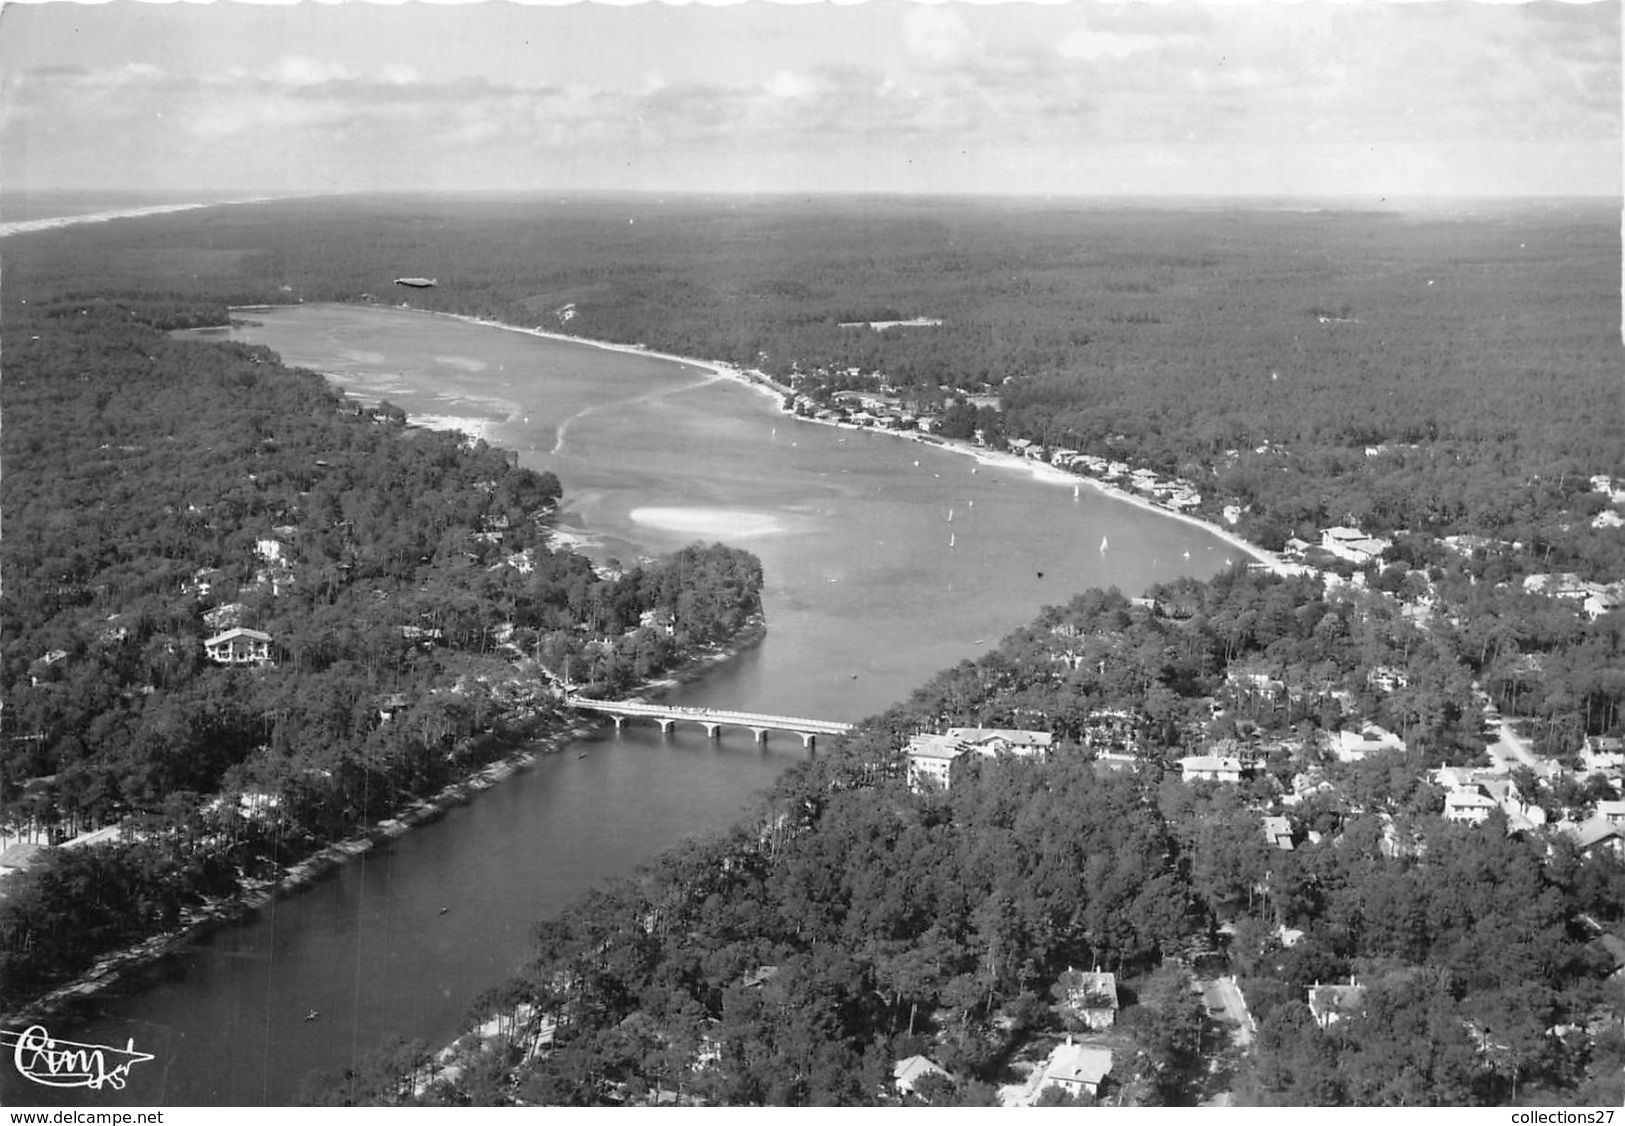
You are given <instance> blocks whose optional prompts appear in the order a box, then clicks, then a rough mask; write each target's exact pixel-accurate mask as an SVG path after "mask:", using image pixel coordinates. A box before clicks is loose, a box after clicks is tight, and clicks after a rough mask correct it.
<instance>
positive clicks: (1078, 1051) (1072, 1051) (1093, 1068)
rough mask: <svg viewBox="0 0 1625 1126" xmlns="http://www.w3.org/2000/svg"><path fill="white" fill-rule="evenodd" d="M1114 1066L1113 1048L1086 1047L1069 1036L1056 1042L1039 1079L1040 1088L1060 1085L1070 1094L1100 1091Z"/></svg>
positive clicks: (1096, 1092) (1089, 1093) (1039, 1089)
mask: <svg viewBox="0 0 1625 1126" xmlns="http://www.w3.org/2000/svg"><path fill="white" fill-rule="evenodd" d="M1111 1070H1112V1053H1111V1049H1110V1048H1086V1047H1084V1046H1083V1045H1082V1044H1074V1043H1073V1042H1072V1037H1070V1036H1068V1037H1067V1038H1066V1043H1065V1044H1058V1045H1056V1048H1055V1051H1053V1052H1051V1053H1050V1057H1049V1060H1048V1062H1046V1063H1045V1064H1044V1072H1043V1076H1042V1078H1040V1079H1039V1081H1038V1091H1040V1092H1042V1091H1043V1090H1045V1089H1046V1088H1048V1087H1059V1088H1060V1089H1061V1090H1062V1091H1064V1092H1066V1093H1067V1094H1069V1095H1078V1094H1088V1095H1090V1096H1094V1095H1098V1094H1099V1093H1100V1083H1101V1080H1103V1079H1105V1078H1106V1076H1108V1075H1110V1074H1111Z"/></svg>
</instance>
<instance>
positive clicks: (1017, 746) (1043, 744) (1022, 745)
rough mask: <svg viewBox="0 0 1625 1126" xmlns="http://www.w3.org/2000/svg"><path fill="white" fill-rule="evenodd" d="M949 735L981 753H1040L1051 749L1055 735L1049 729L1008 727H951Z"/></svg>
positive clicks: (987, 754) (991, 755)
mask: <svg viewBox="0 0 1625 1126" xmlns="http://www.w3.org/2000/svg"><path fill="white" fill-rule="evenodd" d="M947 737H948V738H949V739H953V740H956V741H958V742H960V743H963V744H965V745H966V746H967V747H969V748H970V749H971V750H974V751H976V752H977V753H978V754H980V755H984V756H986V757H989V758H991V757H993V756H994V755H1001V754H1002V755H1021V756H1024V757H1025V756H1028V755H1038V754H1043V753H1044V752H1045V751H1047V750H1049V748H1050V744H1051V743H1052V742H1054V736H1052V735H1050V733H1049V732H1047V731H1021V730H1018V729H1015V728H1008V727H950V728H948V733H947Z"/></svg>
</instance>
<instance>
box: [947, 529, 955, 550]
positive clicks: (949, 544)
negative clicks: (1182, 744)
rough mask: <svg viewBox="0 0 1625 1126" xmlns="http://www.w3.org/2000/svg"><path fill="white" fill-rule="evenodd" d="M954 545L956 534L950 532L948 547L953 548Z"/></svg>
mask: <svg viewBox="0 0 1625 1126" xmlns="http://www.w3.org/2000/svg"><path fill="white" fill-rule="evenodd" d="M953 545H954V534H953V533H952V532H949V533H948V546H949V547H952V546H953Z"/></svg>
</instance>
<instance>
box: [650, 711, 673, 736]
mask: <svg viewBox="0 0 1625 1126" xmlns="http://www.w3.org/2000/svg"><path fill="white" fill-rule="evenodd" d="M655 719H656V721H657V722H658V723H659V724H660V733H661V734H662V735H670V734H671V729H672V727H673V725H675V724H676V722H677V721H676V720H675V719H670V718H667V717H666V716H656V717H655Z"/></svg>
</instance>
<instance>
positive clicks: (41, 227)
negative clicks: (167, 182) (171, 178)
mask: <svg viewBox="0 0 1625 1126" xmlns="http://www.w3.org/2000/svg"><path fill="white" fill-rule="evenodd" d="M280 198H283V197H280V196H255V197H253V198H250V199H217V200H213V201H211V202H208V203H163V204H155V205H154V206H152V207H124V208H119V209H117V210H113V211H92V212H90V213H89V214H86V215H55V216H52V217H51V218H49V219H28V220H24V221H22V222H18V223H0V238H5V237H6V236H7V235H26V234H32V233H33V232H35V231H54V230H58V229H59V228H62V227H75V226H78V225H79V224H80V223H110V222H112V221H113V220H114V219H144V218H146V217H147V216H150V215H168V214H170V213H172V212H175V211H195V210H197V209H198V208H200V207H234V206H236V205H238V204H242V203H269V202H270V201H271V200H273V199H280Z"/></svg>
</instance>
